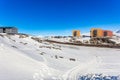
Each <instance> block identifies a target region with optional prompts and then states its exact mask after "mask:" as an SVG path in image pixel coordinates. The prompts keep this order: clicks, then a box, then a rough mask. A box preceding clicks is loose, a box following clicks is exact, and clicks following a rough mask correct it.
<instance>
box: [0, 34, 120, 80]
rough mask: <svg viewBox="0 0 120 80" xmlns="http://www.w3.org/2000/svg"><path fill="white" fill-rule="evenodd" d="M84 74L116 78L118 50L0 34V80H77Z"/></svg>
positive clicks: (119, 56)
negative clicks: (113, 76)
mask: <svg viewBox="0 0 120 80" xmlns="http://www.w3.org/2000/svg"><path fill="white" fill-rule="evenodd" d="M86 74H104V75H119V74H120V50H119V49H109V48H95V47H93V48H92V47H80V46H72V45H71V46H70V45H69V46H68V45H62V44H53V43H48V42H45V41H39V42H37V41H35V40H34V39H33V37H32V36H25V35H7V34H0V80H78V79H77V78H81V77H79V76H80V75H86Z"/></svg>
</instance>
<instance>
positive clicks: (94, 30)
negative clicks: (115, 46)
mask: <svg viewBox="0 0 120 80" xmlns="http://www.w3.org/2000/svg"><path fill="white" fill-rule="evenodd" d="M90 36H91V37H98V38H101V37H103V30H102V29H99V28H92V29H91V31H90Z"/></svg>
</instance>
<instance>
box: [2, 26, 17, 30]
mask: <svg viewBox="0 0 120 80" xmlns="http://www.w3.org/2000/svg"><path fill="white" fill-rule="evenodd" d="M3 28H6V29H13V28H16V27H12V26H11V27H9V26H2V27H0V29H3ZM16 29H17V28H16Z"/></svg>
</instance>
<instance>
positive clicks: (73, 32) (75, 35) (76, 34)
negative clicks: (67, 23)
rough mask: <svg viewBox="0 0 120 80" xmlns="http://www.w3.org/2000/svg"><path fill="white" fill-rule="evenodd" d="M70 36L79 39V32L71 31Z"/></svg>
mask: <svg viewBox="0 0 120 80" xmlns="http://www.w3.org/2000/svg"><path fill="white" fill-rule="evenodd" d="M72 35H73V37H80V30H73V31H72Z"/></svg>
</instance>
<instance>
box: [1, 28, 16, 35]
mask: <svg viewBox="0 0 120 80" xmlns="http://www.w3.org/2000/svg"><path fill="white" fill-rule="evenodd" d="M0 33H14V34H15V33H18V29H17V28H16V27H0Z"/></svg>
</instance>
